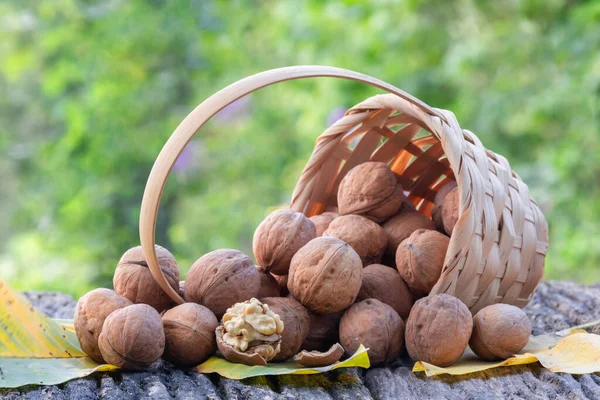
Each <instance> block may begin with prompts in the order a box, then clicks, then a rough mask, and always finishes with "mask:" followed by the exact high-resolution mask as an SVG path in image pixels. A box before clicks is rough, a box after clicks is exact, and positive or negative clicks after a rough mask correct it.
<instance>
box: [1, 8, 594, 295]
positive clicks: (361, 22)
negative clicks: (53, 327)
mask: <svg viewBox="0 0 600 400" xmlns="http://www.w3.org/2000/svg"><path fill="white" fill-rule="evenodd" d="M0 34H1V39H0V179H1V191H0V193H1V195H0V210H2V212H1V216H0V276H2V277H3V278H5V279H7V280H8V282H9V283H10V284H12V285H14V286H15V287H16V288H20V289H39V290H61V291H64V292H69V293H72V294H74V295H79V294H81V293H83V292H84V291H87V290H88V289H90V288H93V287H96V286H111V278H112V272H113V270H114V268H115V266H116V262H117V261H118V259H119V257H120V255H121V254H122V253H123V252H124V251H125V250H126V249H127V248H129V247H132V246H135V245H137V244H138V243H139V241H138V217H139V206H140V202H141V197H142V193H143V189H144V185H145V183H146V179H147V177H148V173H149V172H150V169H151V167H152V164H153V162H154V159H155V157H156V156H157V154H158V152H159V151H160V149H161V147H162V146H163V144H164V143H165V141H166V140H167V138H168V137H169V135H170V134H171V132H172V131H173V130H174V129H175V127H176V126H177V125H178V123H179V122H180V121H181V120H182V119H183V118H184V117H185V116H186V115H187V114H188V113H189V112H190V111H191V110H192V109H193V108H194V107H195V106H196V105H197V104H199V103H200V102H201V101H202V100H204V99H205V98H207V97H208V96H210V95H211V94H213V93H214V92H215V91H217V90H219V89H221V88H222V87H224V86H226V85H228V84H229V83H231V82H233V81H235V80H238V79H240V78H242V77H245V76H247V75H250V74H253V73H256V72H259V71H262V70H265V69H269V68H274V67H280V66H286V65H294V64H325V65H334V66H338V67H344V68H348V69H353V70H357V71H360V72H364V73H367V74H369V75H372V76H375V77H378V78H380V79H383V80H384V81H387V82H390V83H392V84H394V85H396V86H398V87H400V88H403V89H405V90H407V91H408V92H410V93H412V94H413V95H415V96H417V97H419V98H420V99H422V100H424V101H425V102H427V103H429V104H431V105H433V106H435V107H440V108H446V109H450V110H452V111H453V112H454V113H455V114H456V115H457V117H458V120H459V121H460V122H461V125H462V127H463V128H466V129H470V130H472V131H473V132H475V133H476V134H477V135H478V136H479V137H480V139H481V140H482V141H483V143H484V144H485V145H486V147H488V148H489V149H491V150H493V151H495V152H498V153H500V154H503V155H504V156H506V157H507V158H508V159H509V160H510V162H511V164H512V166H513V168H514V169H515V171H517V173H519V174H520V175H521V177H522V178H523V179H524V180H525V181H526V182H527V183H528V184H529V186H530V188H531V191H532V193H533V196H534V197H535V198H536V199H537V200H538V201H539V202H540V204H541V205H542V207H543V209H544V212H545V213H546V216H547V218H548V221H549V224H550V239H551V247H550V251H549V254H548V258H547V263H546V265H547V269H546V279H551V278H558V279H572V280H578V281H581V282H596V281H600V270H599V269H598V266H599V264H600V230H599V228H598V219H599V218H598V217H599V216H600V116H599V111H600V100H599V96H600V2H599V1H576V0H571V1H561V0H529V1H525V0H522V1H517V0H512V1H511V0H507V1H502V2H476V1H473V0H471V1H467V0H465V1H450V2H442V1H418V0H404V1H371V2H361V1H340V0H338V1H328V2H322V1H317V0H314V1H301V0H293V1H292V0H290V1H227V2H225V1H223V2H221V1H210V0H190V1H166V0H165V1H159V0H154V1H147V0H144V1H142V0H138V1H120V0H93V1H92V0H8V1H6V0H4V1H3V2H0ZM377 93H379V91H378V90H376V89H373V88H369V87H366V86H364V85H361V84H357V83H350V82H344V81H341V80H335V79H322V78H321V79H312V80H303V81H296V82H291V83H283V84H279V85H276V86H273V87H269V88H267V89H264V90H262V91H260V92H258V93H255V94H253V95H252V96H250V97H248V98H246V99H244V100H243V101H238V102H237V103H235V104H234V105H233V106H230V107H228V108H227V109H225V110H224V111H222V112H221V113H220V114H219V116H218V117H217V118H216V119H215V120H214V121H211V122H210V123H209V124H208V125H207V126H206V127H205V128H204V129H203V130H202V131H201V133H200V134H198V135H197V137H196V138H195V139H194V140H193V142H191V144H190V145H189V146H188V148H187V149H186V150H185V152H184V153H183V155H182V156H181V158H180V160H179V161H178V163H177V165H176V166H175V170H174V172H173V173H172V175H171V178H170V180H169V182H168V184H167V187H166V190H165V193H164V196H163V200H162V203H161V212H160V215H159V223H158V237H157V242H158V243H160V244H162V245H164V246H166V247H168V248H169V249H171V250H172V251H173V252H174V254H175V255H176V257H177V259H178V261H179V263H180V265H181V268H182V270H183V271H187V269H188V268H189V266H190V265H191V263H192V262H193V261H194V260H195V259H196V258H198V257H200V256H201V255H202V254H204V253H206V252H208V251H210V250H214V249H216V248H220V247H233V248H239V249H241V250H243V251H245V252H247V253H249V254H251V240H252V234H253V232H254V229H255V227H256V225H257V224H258V223H259V222H260V221H261V220H262V218H263V217H264V216H265V214H266V209H267V208H268V207H269V206H273V205H277V204H282V203H285V202H287V201H288V200H289V198H290V196H291V191H292V189H293V186H294V184H295V182H296V180H297V178H298V176H299V174H300V172H301V170H302V167H303V165H304V163H305V162H306V160H307V159H308V157H309V155H310V153H311V149H312V146H313V144H314V140H315V139H316V137H317V136H318V135H319V133H320V132H321V131H322V130H323V129H324V128H325V127H326V126H327V125H328V124H329V123H331V122H332V121H333V120H335V118H337V117H339V116H340V114H341V113H343V111H344V110H345V109H346V108H349V107H351V106H352V105H353V104H355V103H358V102H360V101H361V100H363V99H364V98H366V97H368V96H371V95H374V94H377Z"/></svg>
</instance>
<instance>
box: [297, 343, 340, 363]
mask: <svg viewBox="0 0 600 400" xmlns="http://www.w3.org/2000/svg"><path fill="white" fill-rule="evenodd" d="M343 355H344V348H343V347H342V345H341V344H339V343H336V344H334V345H333V346H331V348H330V349H329V350H327V351H326V352H320V351H307V350H302V351H301V352H300V353H298V354H296V355H295V356H294V361H295V362H297V363H298V364H300V365H304V366H305V367H309V368H314V367H324V366H326V365H331V364H333V363H336V362H338V361H339V360H340V358H342V356H343Z"/></svg>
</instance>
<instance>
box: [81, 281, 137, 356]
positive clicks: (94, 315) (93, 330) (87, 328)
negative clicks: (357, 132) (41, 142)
mask: <svg viewBox="0 0 600 400" xmlns="http://www.w3.org/2000/svg"><path fill="white" fill-rule="evenodd" d="M132 304H133V303H132V302H131V301H129V300H128V299H126V298H124V297H121V296H119V295H118V294H117V293H116V292H115V291H113V290H110V289H94V290H92V291H91V292H89V293H86V294H85V295H83V296H82V297H81V298H80V299H79V301H78V302H77V308H76V309H75V317H74V318H73V325H74V326H75V333H77V338H78V339H79V344H81V349H82V350H83V351H84V352H85V354H87V355H88V356H90V358H92V359H93V360H95V361H97V362H99V363H104V359H103V358H102V354H100V349H99V348H98V336H100V332H102V325H104V320H105V319H106V317H108V316H109V315H110V314H111V313H112V312H113V311H115V310H118V309H119V308H123V307H127V306H130V305H132Z"/></svg>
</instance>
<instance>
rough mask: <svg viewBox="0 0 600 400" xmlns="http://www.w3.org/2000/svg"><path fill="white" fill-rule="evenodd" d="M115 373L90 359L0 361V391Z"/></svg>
mask: <svg viewBox="0 0 600 400" xmlns="http://www.w3.org/2000/svg"><path fill="white" fill-rule="evenodd" d="M118 369H119V368H118V367H115V366H114V365H109V364H98V363H97V362H95V361H94V360H92V359H91V358H89V357H77V358H0V388H17V387H21V386H25V385H58V384H60V383H63V382H66V381H70V380H71V379H76V378H83V377H84V376H88V375H90V374H92V373H94V372H100V371H117V370H118Z"/></svg>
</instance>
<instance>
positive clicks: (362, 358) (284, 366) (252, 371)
mask: <svg viewBox="0 0 600 400" xmlns="http://www.w3.org/2000/svg"><path fill="white" fill-rule="evenodd" d="M367 350H368V349H365V348H364V347H363V346H362V345H360V346H359V348H358V350H356V353H354V354H353V355H352V357H350V358H348V359H347V360H344V361H342V362H337V363H335V364H332V365H328V366H326V367H319V368H306V367H303V366H301V365H299V364H296V363H294V362H284V363H269V364H267V365H265V366H258V365H256V366H249V365H244V364H236V363H231V362H229V361H227V360H225V359H223V358H221V357H211V358H209V359H208V360H207V361H205V362H204V363H203V364H200V365H199V366H197V367H196V370H197V371H198V372H202V373H205V374H208V373H213V372H214V373H217V374H219V375H221V376H224V377H225V378H229V379H245V378H250V377H253V376H261V375H285V374H294V375H310V374H320V373H323V372H327V371H332V370H334V369H338V368H347V367H360V368H369V367H370V365H371V364H370V361H369V356H368V355H367Z"/></svg>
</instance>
